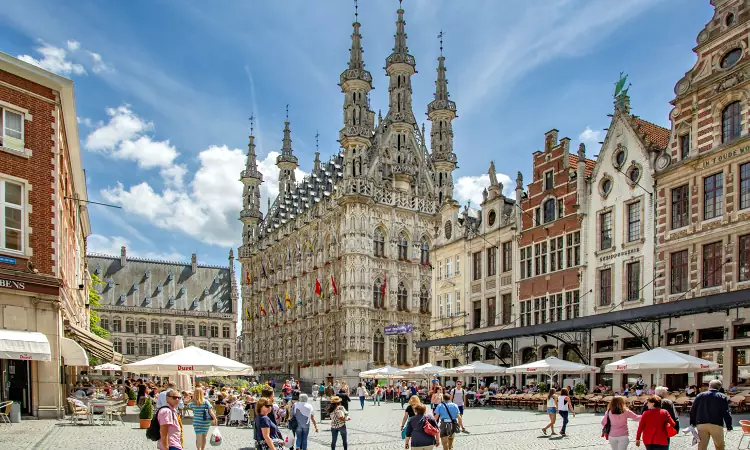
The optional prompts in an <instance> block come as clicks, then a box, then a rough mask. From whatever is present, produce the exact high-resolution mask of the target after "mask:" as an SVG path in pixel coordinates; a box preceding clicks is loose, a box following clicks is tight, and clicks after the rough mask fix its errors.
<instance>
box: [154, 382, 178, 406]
mask: <svg viewBox="0 0 750 450" xmlns="http://www.w3.org/2000/svg"><path fill="white" fill-rule="evenodd" d="M170 389H177V385H176V384H174V383H169V384H168V385H167V388H166V389H164V390H163V391H161V392H159V397H157V398H156V409H157V410H158V409H159V408H161V407H162V406H167V391H168V390H170Z"/></svg>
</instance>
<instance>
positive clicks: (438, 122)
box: [427, 31, 457, 204]
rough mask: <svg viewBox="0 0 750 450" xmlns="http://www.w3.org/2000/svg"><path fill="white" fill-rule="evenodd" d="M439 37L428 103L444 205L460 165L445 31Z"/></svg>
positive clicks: (438, 185) (438, 186)
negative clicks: (454, 133)
mask: <svg viewBox="0 0 750 450" xmlns="http://www.w3.org/2000/svg"><path fill="white" fill-rule="evenodd" d="M438 39H440V56H439V57H438V67H437V80H436V81H435V99H434V100H433V101H432V102H430V104H429V105H427V118H428V119H429V120H430V122H431V123H432V127H431V129H430V148H431V150H432V161H433V163H434V164H435V170H436V172H437V174H436V176H437V181H438V182H437V185H436V187H435V189H436V190H437V193H436V195H437V198H438V202H439V203H441V204H442V203H443V201H445V200H450V199H452V198H453V171H454V170H456V166H457V164H456V163H457V159H456V154H455V153H453V119H455V118H456V103H455V102H454V101H453V100H451V99H450V98H449V94H448V78H447V77H446V76H445V72H446V68H445V57H444V56H443V32H442V31H441V32H440V34H439V35H438Z"/></svg>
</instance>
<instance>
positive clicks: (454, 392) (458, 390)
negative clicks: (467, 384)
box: [451, 380, 466, 431]
mask: <svg viewBox="0 0 750 450" xmlns="http://www.w3.org/2000/svg"><path fill="white" fill-rule="evenodd" d="M451 401H452V402H453V403H455V404H456V406H458V411H459V415H461V416H463V415H464V404H465V402H466V390H465V389H464V388H463V383H462V382H461V380H458V381H456V387H455V388H454V389H451ZM461 428H462V431H466V430H464V429H463V426H462V427H461Z"/></svg>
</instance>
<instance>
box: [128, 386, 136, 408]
mask: <svg viewBox="0 0 750 450" xmlns="http://www.w3.org/2000/svg"><path fill="white" fill-rule="evenodd" d="M128 406H135V391H134V390H133V389H128Z"/></svg>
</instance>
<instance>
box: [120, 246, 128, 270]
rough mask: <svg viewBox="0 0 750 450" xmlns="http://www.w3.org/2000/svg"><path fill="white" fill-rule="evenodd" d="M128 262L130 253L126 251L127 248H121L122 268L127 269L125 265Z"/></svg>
mask: <svg viewBox="0 0 750 450" xmlns="http://www.w3.org/2000/svg"><path fill="white" fill-rule="evenodd" d="M127 262H128V252H127V251H126V250H125V246H124V245H123V246H122V247H120V266H121V267H125V263H127Z"/></svg>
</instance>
